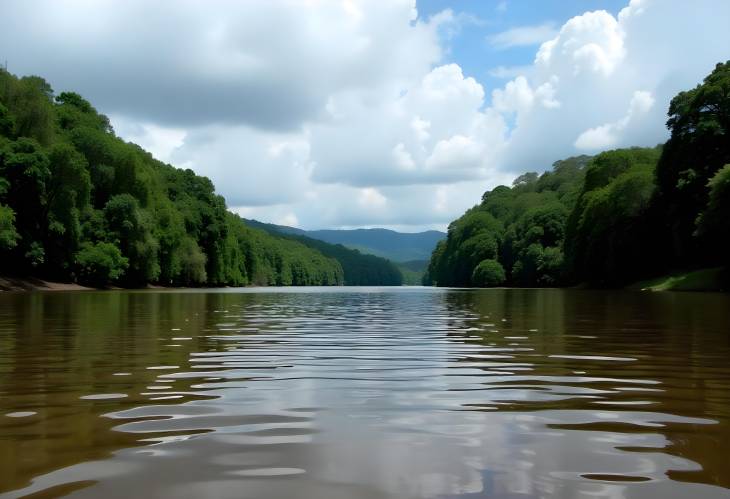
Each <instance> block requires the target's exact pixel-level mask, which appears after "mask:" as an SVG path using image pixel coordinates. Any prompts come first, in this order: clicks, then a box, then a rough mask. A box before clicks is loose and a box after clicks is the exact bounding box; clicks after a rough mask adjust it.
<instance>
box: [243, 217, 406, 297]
mask: <svg viewBox="0 0 730 499" xmlns="http://www.w3.org/2000/svg"><path fill="white" fill-rule="evenodd" d="M246 223H247V224H248V225H249V226H251V227H255V228H259V229H262V230H265V231H267V232H269V233H270V234H272V235H278V236H279V237H282V238H286V239H289V240H292V241H296V242H298V243H301V244H303V245H305V246H307V247H309V248H312V249H315V250H317V251H319V252H320V253H322V254H323V255H326V256H328V257H331V258H334V259H335V260H337V261H338V262H339V263H340V265H341V266H342V270H343V272H344V282H345V285H347V286H375V285H381V286H400V285H401V284H403V276H402V274H401V271H400V270H399V269H398V268H397V267H396V266H395V265H394V264H393V263H392V262H390V261H389V260H386V259H385V258H380V257H377V256H374V255H367V254H362V253H360V252H359V251H358V250H355V249H350V248H346V247H345V246H343V245H341V244H330V243H327V242H324V241H320V240H318V239H314V238H311V237H307V236H305V235H303V234H306V233H307V232H305V231H300V229H293V228H291V227H283V226H280V225H273V224H267V223H263V222H259V221H257V220H246ZM282 229H292V230H290V231H287V230H282ZM297 231H300V232H297Z"/></svg>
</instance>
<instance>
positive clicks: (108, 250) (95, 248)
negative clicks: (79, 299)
mask: <svg viewBox="0 0 730 499" xmlns="http://www.w3.org/2000/svg"><path fill="white" fill-rule="evenodd" d="M76 265H77V267H78V275H79V281H80V282H82V283H85V284H91V285H94V286H103V285H105V284H107V283H109V282H112V281H114V280H116V279H119V278H120V277H121V276H122V275H123V274H124V271H125V270H126V269H127V267H128V266H129V260H128V259H127V258H125V257H123V256H122V252H121V251H119V248H117V247H116V246H115V245H114V244H111V243H104V242H99V243H93V244H92V243H88V242H87V243H83V244H82V245H81V249H80V250H79V251H78V252H77V253H76Z"/></svg>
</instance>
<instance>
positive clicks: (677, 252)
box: [656, 61, 730, 266]
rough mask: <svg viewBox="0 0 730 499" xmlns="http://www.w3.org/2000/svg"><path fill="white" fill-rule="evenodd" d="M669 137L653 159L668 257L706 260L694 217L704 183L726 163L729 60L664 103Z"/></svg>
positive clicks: (709, 258)
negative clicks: (670, 255) (667, 229)
mask: <svg viewBox="0 0 730 499" xmlns="http://www.w3.org/2000/svg"><path fill="white" fill-rule="evenodd" d="M668 114H669V120H668V121H667V126H668V127H669V130H670V132H671V137H670V138H669V141H667V143H666V145H665V146H664V150H663V153H662V157H661V159H660V160H659V164H658V165H657V172H656V178H657V187H658V196H657V201H658V204H659V208H658V209H659V210H660V211H661V212H662V213H664V221H665V223H666V225H667V227H668V228H669V231H670V234H671V239H670V241H671V242H670V246H669V247H670V248H671V251H672V256H673V261H674V263H675V264H679V265H685V266H686V265H697V264H700V265H710V264H713V263H715V261H714V259H715V258H716V257H717V255H716V254H715V253H714V252H712V251H710V252H708V251H707V248H705V247H703V245H702V244H700V241H699V240H698V239H697V238H696V237H694V232H695V220H696V218H697V216H698V215H699V213H700V212H701V211H702V210H703V209H704V208H705V206H707V203H708V194H709V193H708V190H707V188H706V186H707V183H708V182H709V181H710V179H711V178H713V176H714V175H715V174H716V173H717V171H718V170H719V169H721V168H722V167H723V166H724V165H726V164H728V163H730V61H728V62H725V63H720V64H717V66H716V67H715V70H714V71H712V73H711V74H709V75H708V76H707V77H706V78H705V79H704V81H703V82H702V83H701V84H700V85H698V86H697V87H695V88H694V89H692V90H688V91H686V92H680V93H679V94H678V95H677V96H676V97H674V99H672V102H671V103H670V105H669V113H668Z"/></svg>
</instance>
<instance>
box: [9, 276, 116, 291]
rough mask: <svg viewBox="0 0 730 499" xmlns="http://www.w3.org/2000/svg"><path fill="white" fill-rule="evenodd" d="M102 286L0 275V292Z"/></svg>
mask: <svg viewBox="0 0 730 499" xmlns="http://www.w3.org/2000/svg"><path fill="white" fill-rule="evenodd" d="M97 289H103V288H90V287H88V286H82V285H81V284H76V283H73V282H55V281H46V280H44V279H38V278H35V277H6V276H0V293H2V292H12V291H95V290H97Z"/></svg>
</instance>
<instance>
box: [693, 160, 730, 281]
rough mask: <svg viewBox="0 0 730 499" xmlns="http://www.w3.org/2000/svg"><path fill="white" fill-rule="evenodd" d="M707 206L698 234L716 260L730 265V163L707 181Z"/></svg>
mask: <svg viewBox="0 0 730 499" xmlns="http://www.w3.org/2000/svg"><path fill="white" fill-rule="evenodd" d="M707 186H708V187H709V191H710V193H709V196H708V201H707V207H706V208H705V210H704V211H703V212H702V214H701V215H700V216H699V217H698V218H697V230H696V234H697V235H698V236H699V237H700V239H701V241H702V242H703V246H706V247H708V248H710V249H709V250H708V251H711V252H712V253H713V254H714V255H715V260H716V261H718V262H720V263H724V264H725V265H726V266H728V267H730V164H728V165H725V166H724V167H723V168H722V169H721V170H718V171H717V173H715V175H714V176H713V177H712V178H711V179H710V181H709V182H708V183H707Z"/></svg>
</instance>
